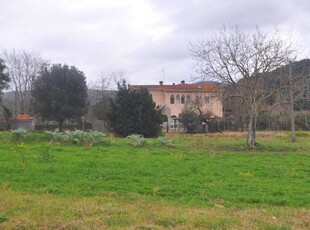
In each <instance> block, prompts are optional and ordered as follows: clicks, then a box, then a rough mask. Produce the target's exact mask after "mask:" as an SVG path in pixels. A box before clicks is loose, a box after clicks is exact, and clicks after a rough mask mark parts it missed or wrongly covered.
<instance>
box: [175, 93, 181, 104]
mask: <svg viewBox="0 0 310 230" xmlns="http://www.w3.org/2000/svg"><path fill="white" fill-rule="evenodd" d="M175 103H176V104H180V96H179V95H177V96H176V97H175Z"/></svg>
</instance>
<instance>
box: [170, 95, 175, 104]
mask: <svg viewBox="0 0 310 230" xmlns="http://www.w3.org/2000/svg"><path fill="white" fill-rule="evenodd" d="M170 104H174V96H173V95H171V97H170Z"/></svg>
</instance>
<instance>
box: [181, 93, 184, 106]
mask: <svg viewBox="0 0 310 230" xmlns="http://www.w3.org/2000/svg"><path fill="white" fill-rule="evenodd" d="M184 103H185V96H184V95H182V96H181V104H184Z"/></svg>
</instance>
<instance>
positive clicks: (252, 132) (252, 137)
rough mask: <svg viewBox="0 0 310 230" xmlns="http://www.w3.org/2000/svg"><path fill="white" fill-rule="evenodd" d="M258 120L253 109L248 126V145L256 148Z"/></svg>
mask: <svg viewBox="0 0 310 230" xmlns="http://www.w3.org/2000/svg"><path fill="white" fill-rule="evenodd" d="M256 119H257V116H256V114H255V112H254V111H253V109H251V111H250V120H249V126H248V138H247V144H248V145H249V146H251V147H255V145H256Z"/></svg>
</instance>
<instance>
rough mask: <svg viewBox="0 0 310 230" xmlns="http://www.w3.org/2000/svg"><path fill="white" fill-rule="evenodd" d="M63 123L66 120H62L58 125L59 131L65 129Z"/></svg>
mask: <svg viewBox="0 0 310 230" xmlns="http://www.w3.org/2000/svg"><path fill="white" fill-rule="evenodd" d="M63 124H64V120H60V121H59V125H58V129H59V132H62V131H63Z"/></svg>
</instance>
